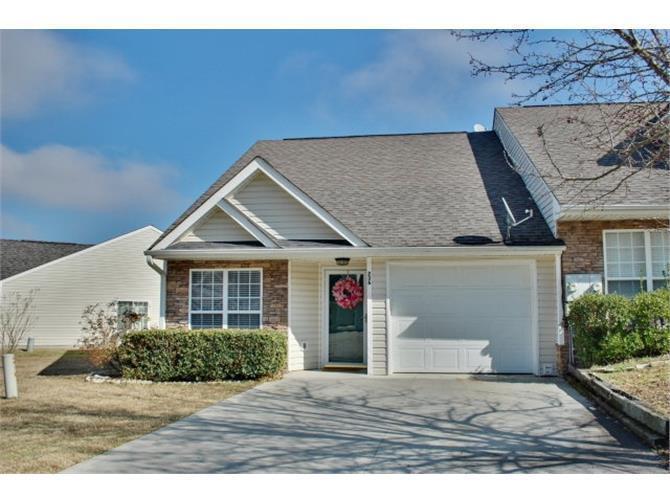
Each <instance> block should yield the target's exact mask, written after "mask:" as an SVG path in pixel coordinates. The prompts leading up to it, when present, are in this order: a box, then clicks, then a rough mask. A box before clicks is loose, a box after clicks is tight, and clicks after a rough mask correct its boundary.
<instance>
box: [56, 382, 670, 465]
mask: <svg viewBox="0 0 670 502" xmlns="http://www.w3.org/2000/svg"><path fill="white" fill-rule="evenodd" d="M66 472H74V473H85V472H95V473H110V472H114V473H163V472H164V473H232V472H256V473H264V472H279V473H342V472H399V473H403V472H426V473H428V472H432V473H456V472H459V473H469V472H477V473H504V472H509V473H518V472H544V473H547V472H556V473H558V472H564V473H587V472H594V473H606V472H609V473H619V472H665V471H664V470H663V469H662V467H661V464H660V458H659V457H658V456H657V455H656V454H655V453H653V452H652V451H651V450H649V449H648V448H647V447H645V446H644V445H643V444H642V443H640V442H639V441H638V440H637V439H636V438H635V437H634V436H633V435H632V434H631V433H629V432H627V431H626V430H625V429H624V428H623V427H621V426H620V425H619V424H618V423H617V422H615V421H614V420H612V419H609V418H608V417H606V416H605V415H603V414H602V413H600V412H599V411H597V410H596V409H594V407H593V406H592V405H591V404H590V403H589V402H588V401H587V400H585V399H584V398H583V397H581V396H580V395H579V394H578V393H577V392H576V391H574V390H573V389H572V388H571V387H570V386H569V385H568V384H566V383H565V382H563V381H562V380H559V379H546V378H545V379H540V378H534V377H485V376H447V375H441V376H437V375H436V376H393V377H366V376H363V375H347V374H335V373H322V372H300V373H292V374H289V375H288V376H287V377H286V378H284V379H283V380H281V381H277V382H271V383H267V384H263V385H260V386H259V387H256V388H255V389H253V390H250V391H248V392H245V393H243V394H239V395H237V396H234V397H233V398H231V399H228V400H226V401H222V402H220V403H217V404H216V405H214V406H211V407H209V408H206V409H204V410H202V411H201V412H199V413H196V414H195V415H192V416H190V417H188V418H186V419H184V420H180V421H178V422H175V423H173V424H171V425H169V426H167V427H164V428H163V429H160V430H158V431H156V432H153V433H151V434H148V435H146V436H144V437H141V438H139V439H137V440H135V441H131V442H130V443H127V444H125V445H123V446H121V447H119V448H116V449H114V450H111V451H109V452H107V453H105V454H103V455H100V456H98V457H95V458H92V459H90V460H88V461H86V462H83V463H81V464H79V465H76V466H74V467H72V468H70V469H69V470H68V471H66Z"/></svg>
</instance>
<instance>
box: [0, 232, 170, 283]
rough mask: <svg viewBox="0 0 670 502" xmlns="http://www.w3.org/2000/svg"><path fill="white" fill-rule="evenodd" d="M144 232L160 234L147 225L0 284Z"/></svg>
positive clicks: (24, 272)
mask: <svg viewBox="0 0 670 502" xmlns="http://www.w3.org/2000/svg"><path fill="white" fill-rule="evenodd" d="M145 230H152V231H154V232H156V233H157V234H159V235H160V234H161V231H160V230H159V229H157V228H156V227H154V226H153V225H147V226H146V227H142V228H138V229H137V230H133V231H132V232H128V233H127V234H123V235H119V236H117V237H113V238H111V239H109V240H107V241H104V242H101V243H100V244H95V245H93V246H90V247H87V248H85V249H82V250H81V251H77V252H75V253H71V254H68V255H65V256H62V257H60V258H57V259H55V260H52V261H48V262H46V263H43V264H42V265H38V266H37V267H34V268H29V269H28V270H24V271H23V272H20V273H18V274H16V275H12V276H11V277H7V278H6V279H3V280H1V281H0V283H1V284H7V283H8V282H11V281H13V280H14V279H18V278H19V277H23V276H25V275H28V274H31V273H33V272H36V271H38V270H42V269H43V268H46V267H50V266H51V265H55V264H56V263H60V262H63V261H66V260H69V259H71V258H77V257H79V256H81V255H83V254H86V253H89V252H91V251H95V250H98V249H100V248H101V247H103V246H107V245H108V244H112V243H114V242H117V241H120V240H123V239H126V238H128V237H132V236H133V235H135V234H138V233H140V232H144V231H145Z"/></svg>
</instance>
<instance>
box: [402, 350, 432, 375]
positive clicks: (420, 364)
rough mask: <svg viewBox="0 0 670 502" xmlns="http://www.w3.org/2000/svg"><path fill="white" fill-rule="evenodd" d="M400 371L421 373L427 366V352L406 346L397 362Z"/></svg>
mask: <svg viewBox="0 0 670 502" xmlns="http://www.w3.org/2000/svg"><path fill="white" fill-rule="evenodd" d="M395 364H396V367H397V368H398V371H400V372H403V371H411V372H415V371H421V369H422V368H425V367H426V366H427V364H426V351H425V349H424V348H423V347H421V346H418V347H411V346H405V347H404V348H403V350H402V351H401V352H400V353H399V354H398V358H397V359H396V361H395Z"/></svg>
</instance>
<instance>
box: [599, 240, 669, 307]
mask: <svg viewBox="0 0 670 502" xmlns="http://www.w3.org/2000/svg"><path fill="white" fill-rule="evenodd" d="M603 246H604V251H603V256H604V258H605V260H604V261H605V284H606V286H605V287H606V292H607V293H618V294H621V295H624V296H633V295H635V294H636V293H639V292H641V291H652V290H654V289H658V288H661V287H667V285H668V271H669V269H670V263H669V262H670V237H669V233H668V231H667V230H606V231H605V232H604V234H603Z"/></svg>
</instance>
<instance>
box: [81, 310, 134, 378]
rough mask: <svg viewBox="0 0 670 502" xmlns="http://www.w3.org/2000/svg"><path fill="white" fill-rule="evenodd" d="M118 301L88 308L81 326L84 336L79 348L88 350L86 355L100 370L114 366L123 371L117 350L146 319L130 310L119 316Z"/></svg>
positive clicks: (82, 318) (83, 314) (83, 315)
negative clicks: (124, 337)
mask: <svg viewBox="0 0 670 502" xmlns="http://www.w3.org/2000/svg"><path fill="white" fill-rule="evenodd" d="M117 311H118V308H117V303H116V301H112V302H109V303H107V304H106V305H100V304H99V303H95V304H92V305H87V306H86V308H84V312H83V313H82V315H81V320H80V321H79V324H80V325H81V330H82V331H83V332H84V335H83V336H82V337H81V338H80V339H79V342H78V345H79V347H80V348H82V349H84V350H86V356H87V358H88V360H89V362H90V363H91V364H93V365H94V366H96V367H105V366H110V367H112V368H114V369H115V370H118V369H119V363H118V354H117V349H118V346H119V343H121V338H122V337H123V335H125V334H126V333H127V332H129V331H130V330H131V329H132V326H133V325H134V323H136V322H139V321H141V320H142V319H144V318H145V317H146V316H144V315H142V314H138V313H135V312H133V311H126V312H124V313H123V314H122V315H121V316H119V315H118V312H117Z"/></svg>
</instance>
